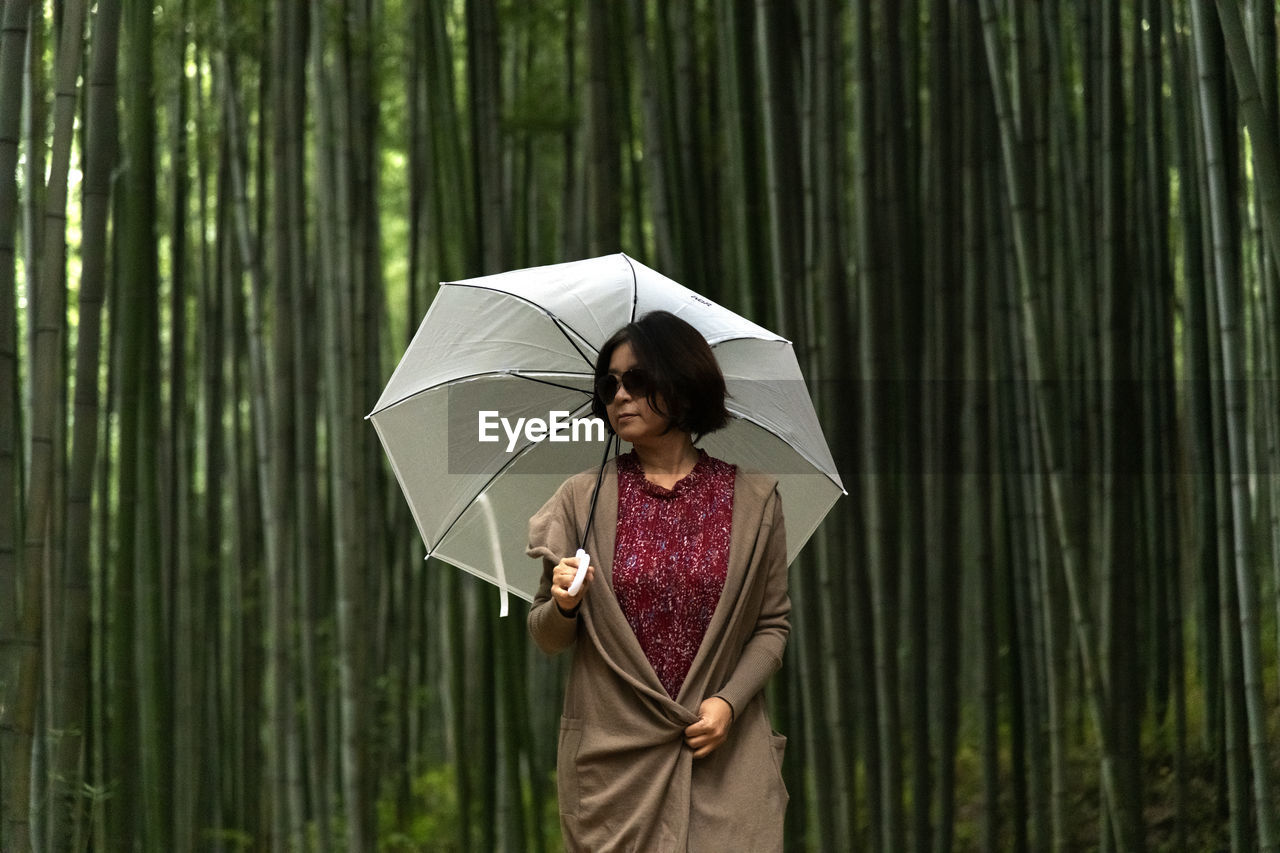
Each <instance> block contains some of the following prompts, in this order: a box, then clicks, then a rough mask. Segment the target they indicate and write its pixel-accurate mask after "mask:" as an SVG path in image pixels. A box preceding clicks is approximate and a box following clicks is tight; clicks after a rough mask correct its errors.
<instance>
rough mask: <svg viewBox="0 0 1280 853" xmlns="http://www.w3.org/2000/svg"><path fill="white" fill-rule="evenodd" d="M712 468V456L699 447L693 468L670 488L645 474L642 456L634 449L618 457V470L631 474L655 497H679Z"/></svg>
mask: <svg viewBox="0 0 1280 853" xmlns="http://www.w3.org/2000/svg"><path fill="white" fill-rule="evenodd" d="M710 469H711V457H710V456H708V455H707V451H705V450H702V449H699V450H698V461H697V462H696V463H694V466H693V469H692V470H691V471H689V473H688V474H685V475H684V476H683V477H681V478H680V479H679V480H677V481H676V483H675V485H673V486H672V487H671V488H669V489H668V488H667V487H666V486H659V485H658V484H657V483H655V482H653V481H651V480H650V479H649V478H648V477H646V476H645V475H644V466H643V465H641V464H640V457H638V456H636V452H635V451H634V450H632V451H629V452H627V453H624V454H623V455H622V456H619V457H618V470H619V471H623V472H625V473H627V474H629V475H631V476H632V477H633V478H634V479H635V481H636V484H637V485H638V486H639V487H640V488H641V489H642V490H643V491H645V492H646V493H648V494H650V495H653V496H654V497H655V498H673V497H678V496H679V495H681V494H683V493H684V492H687V491H688V490H689V489H692V488H694V487H696V486H697V485H698V483H699V482H700V481H701V480H702V479H703V478H704V477H705V476H706V475H707V472H708V471H709V470H710Z"/></svg>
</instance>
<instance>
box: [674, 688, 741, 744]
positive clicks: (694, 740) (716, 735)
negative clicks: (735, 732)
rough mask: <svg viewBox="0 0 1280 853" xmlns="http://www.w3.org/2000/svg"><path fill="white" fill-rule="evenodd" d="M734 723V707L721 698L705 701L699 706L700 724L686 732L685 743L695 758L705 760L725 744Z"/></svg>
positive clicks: (695, 724) (694, 725) (715, 697)
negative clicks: (730, 727)
mask: <svg viewBox="0 0 1280 853" xmlns="http://www.w3.org/2000/svg"><path fill="white" fill-rule="evenodd" d="M732 723H733V707H732V706H731V705H730V704H729V703H728V702H726V701H724V700H723V699H721V698H720V697H719V696H712V697H711V698H710V699H703V700H702V704H701V705H699V706H698V722H696V723H694V724H693V725H691V726H689V727H688V728H687V729H685V730H684V742H685V744H686V745H687V746H688V747H689V748H690V749H692V750H693V757H694V758H705V757H706V756H708V755H710V754H711V753H712V752H714V751H715V750H716V748H717V747H719V746H720V744H722V743H724V741H725V738H727V737H728V736H729V726H730V725H731V724H732Z"/></svg>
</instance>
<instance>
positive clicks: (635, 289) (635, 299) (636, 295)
mask: <svg viewBox="0 0 1280 853" xmlns="http://www.w3.org/2000/svg"><path fill="white" fill-rule="evenodd" d="M622 257H623V258H624V259H625V260H626V262H627V266H628V267H630V268H631V322H632V323H634V322H635V321H636V307H637V306H638V304H639V302H640V280H639V279H638V278H637V277H636V265H635V264H633V263H631V258H629V257H627V255H625V254H624V255H623V256H622Z"/></svg>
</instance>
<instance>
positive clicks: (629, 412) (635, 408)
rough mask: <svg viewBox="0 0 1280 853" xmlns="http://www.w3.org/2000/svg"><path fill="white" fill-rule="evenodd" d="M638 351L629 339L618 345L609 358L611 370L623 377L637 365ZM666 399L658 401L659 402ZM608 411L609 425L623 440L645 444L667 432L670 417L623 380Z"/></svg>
mask: <svg viewBox="0 0 1280 853" xmlns="http://www.w3.org/2000/svg"><path fill="white" fill-rule="evenodd" d="M638 366H639V362H638V361H637V360H636V355H635V352H634V351H633V350H632V349H631V344H630V342H628V341H623V342H622V343H620V344H618V346H617V348H616V349H615V350H614V351H613V356H612V357H611V358H610V359H609V373H610V375H612V376H617V377H621V376H622V374H624V373H626V372H627V371H628V370H630V369H632V368H633V367H638ZM662 404H663V401H662V400H658V405H660V406H661V405H662ZM605 410H606V411H607V412H608V413H609V425H610V426H612V427H613V431H614V432H616V433H617V434H618V436H619V437H620V438H621V439H622V440H623V441H628V442H630V443H631V444H637V443H640V444H644V443H645V442H646V441H649V440H652V439H656V438H658V437H659V436H661V435H663V434H664V433H666V431H667V419H666V418H665V417H663V416H662V415H660V414H658V413H657V412H655V411H654V410H653V407H652V406H650V405H649V400H648V399H647V398H646V397H645V395H643V394H632V392H631V391H630V390H628V389H627V387H626V386H625V385H623V384H622V383H619V384H618V391H617V393H616V394H614V397H613V399H612V400H611V401H609V402H608V403H607V404H606V405H605Z"/></svg>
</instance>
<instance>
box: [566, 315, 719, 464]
mask: <svg viewBox="0 0 1280 853" xmlns="http://www.w3.org/2000/svg"><path fill="white" fill-rule="evenodd" d="M623 343H628V344H631V350H632V352H634V353H635V356H636V362H637V363H638V365H639V366H640V367H643V368H644V369H645V370H646V371H647V372H648V373H649V375H650V376H651V377H652V379H653V389H652V391H651V392H650V394H649V396H648V402H649V406H650V407H651V408H652V409H653V410H654V411H655V412H657V413H658V414H660V415H662V416H663V417H665V418H667V420H668V429H670V428H671V427H675V428H676V429H679V430H682V431H684V432H687V433H690V434H692V435H693V437H694V438H695V439H696V438H700V437H702V436H704V435H707V434H708V433H712V432H715V431H716V430H718V429H720V428H722V427H724V426H725V425H726V424H728V423H729V410H728V409H726V408H725V405H724V401H725V398H726V397H727V396H728V393H727V392H726V391H725V384H724V374H723V373H721V372H720V364H719V363H718V362H717V361H716V356H715V353H713V352H712V351H711V346H710V344H708V343H707V339H706V338H704V337H703V336H702V333H701V332H699V331H698V330H697V329H695V328H694V327H693V326H691V325H689V324H688V323H687V322H685V321H684V320H681V319H680V318H679V317H677V316H676V315H675V314H672V313H671V312H670V311H650V312H649V313H648V314H645V315H644V316H643V317H641V318H639V319H638V320H635V321H633V322H631V323H628V324H627V325H625V326H623V327H622V328H621V329H619V330H618V331H616V332H614V333H613V336H612V337H610V338H609V340H607V341H605V342H604V346H602V347H600V354H599V355H598V356H597V357H596V370H595V383H596V384H598V383H599V382H600V380H601V379H602V378H603V377H604V376H606V375H608V373H609V361H610V360H611V359H612V358H613V352H614V350H616V349H617V348H618V347H619V346H621V345H622V344H623ZM593 387H594V386H593ZM658 398H661V400H662V401H663V402H664V403H665V404H666V406H665V409H664V408H661V407H660V406H659V403H658ZM591 413H592V414H593V415H595V416H596V417H598V418H600V419H601V420H603V421H604V423H605V427H606V429H608V430H609V431H610V432H612V431H613V427H612V425H610V424H609V415H608V413H607V412H606V411H605V403H604V401H603V400H601V399H600V395H599V394H595V393H593V394H592V396H591Z"/></svg>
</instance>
